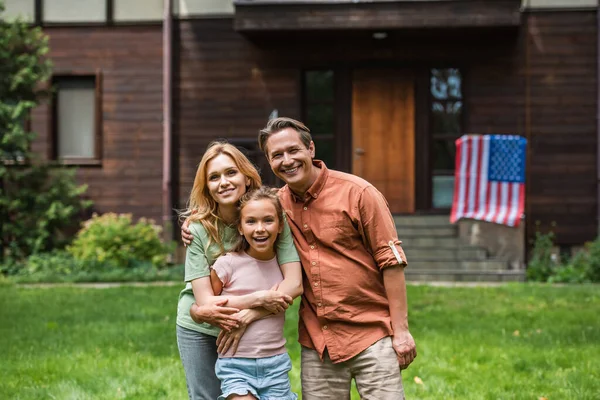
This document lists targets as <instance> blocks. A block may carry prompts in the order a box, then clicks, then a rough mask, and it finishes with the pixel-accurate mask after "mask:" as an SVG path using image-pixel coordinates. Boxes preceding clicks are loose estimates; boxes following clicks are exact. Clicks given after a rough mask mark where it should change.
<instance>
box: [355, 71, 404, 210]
mask: <svg viewBox="0 0 600 400" xmlns="http://www.w3.org/2000/svg"><path fill="white" fill-rule="evenodd" d="M352 80H353V83H352V147H353V152H354V154H353V160H352V172H353V173H354V174H355V175H358V176H360V177H362V178H364V179H366V180H367V181H369V182H370V183H372V184H373V185H374V186H375V187H376V188H377V189H379V191H381V193H383V195H384V196H385V198H386V199H387V201H388V203H389V205H390V210H391V211H392V213H413V212H414V211H415V142H414V141H415V101H414V78H413V75H412V74H411V73H410V72H407V71H402V70H397V69H360V70H355V71H354V73H353V79H352Z"/></svg>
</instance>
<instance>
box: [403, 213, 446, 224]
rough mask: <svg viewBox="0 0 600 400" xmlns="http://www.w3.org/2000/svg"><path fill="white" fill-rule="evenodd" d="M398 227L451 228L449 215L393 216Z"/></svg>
mask: <svg viewBox="0 0 600 400" xmlns="http://www.w3.org/2000/svg"><path fill="white" fill-rule="evenodd" d="M394 221H395V222H396V225H398V226H453V225H452V224H450V216H449V215H394Z"/></svg>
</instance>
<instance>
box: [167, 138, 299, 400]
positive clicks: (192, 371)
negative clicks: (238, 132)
mask: <svg viewBox="0 0 600 400" xmlns="http://www.w3.org/2000/svg"><path fill="white" fill-rule="evenodd" d="M260 186H261V179H260V176H259V174H258V171H256V168H255V167H254V166H253V165H252V163H250V161H249V160H248V159H247V158H246V157H245V156H244V155H243V154H242V153H241V152H240V151H239V150H238V149H237V148H235V147H234V146H232V145H230V144H228V143H223V142H213V143H211V144H210V145H209V146H208V148H207V150H206V152H205V154H204V156H203V157H202V160H201V161H200V164H199V166H198V170H197V172H196V178H195V180H194V186H193V188H192V192H191V194H190V199H189V202H188V208H187V211H186V212H185V213H183V216H184V217H187V218H188V220H189V221H190V225H189V227H190V230H191V231H192V234H193V235H194V240H193V242H192V243H191V244H190V246H188V249H187V252H186V262H185V281H186V287H185V289H184V290H183V291H182V292H181V293H180V295H179V303H178V307H177V344H178V347H179V354H180V357H181V361H182V363H183V367H184V370H185V375H186V382H187V388H188V394H189V397H190V400H208V399H210V400H214V399H216V398H217V397H218V396H219V394H220V382H219V380H218V379H217V377H216V375H215V363H216V360H217V336H218V335H219V327H220V328H222V329H225V330H228V331H233V332H234V334H233V335H229V337H228V340H227V343H225V344H223V343H221V350H222V351H223V347H224V346H229V345H232V346H233V347H235V346H236V343H235V342H236V341H237V340H239V337H240V335H241V334H242V333H243V330H244V328H245V326H246V325H248V324H250V323H251V322H253V321H255V320H257V319H260V318H262V317H264V316H266V315H269V314H270V313H272V312H281V311H283V310H284V309H285V308H287V306H288V304H289V303H291V297H290V296H289V294H287V293H282V292H279V291H275V290H268V291H260V292H255V293H253V294H251V295H246V296H221V297H220V298H218V300H215V301H214V302H212V304H208V305H204V306H202V307H198V306H197V305H196V303H195V299H194V294H193V293H194V292H196V293H209V295H211V296H212V295H214V293H213V291H212V287H211V283H210V270H209V267H210V266H211V265H212V264H213V263H214V262H215V259H216V257H217V256H218V255H219V254H220V253H223V252H224V251H227V250H230V249H231V247H232V246H233V244H234V243H235V242H236V239H237V235H238V232H237V230H236V227H235V222H236V220H237V216H238V215H237V213H238V211H237V206H238V202H239V199H240V197H241V196H242V195H243V194H244V193H246V191H248V190H249V189H257V188H259V187H260ZM277 260H278V262H279V265H281V266H282V267H283V266H286V268H285V270H288V271H294V276H296V277H298V278H296V280H297V286H298V287H302V286H301V285H302V281H301V266H300V261H299V260H300V259H299V257H298V254H297V252H296V249H295V247H294V244H293V240H292V235H291V232H290V229H289V226H287V223H286V225H285V226H284V230H283V232H282V234H281V238H280V240H279V242H278V245H277ZM286 264H293V265H286ZM283 269H284V268H282V270H283ZM240 310H241V311H240ZM236 333H237V335H236Z"/></svg>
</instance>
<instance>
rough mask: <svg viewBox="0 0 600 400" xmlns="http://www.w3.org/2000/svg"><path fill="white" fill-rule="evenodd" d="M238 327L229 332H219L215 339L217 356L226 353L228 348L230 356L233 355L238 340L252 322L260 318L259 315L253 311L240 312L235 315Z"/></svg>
mask: <svg viewBox="0 0 600 400" xmlns="http://www.w3.org/2000/svg"><path fill="white" fill-rule="evenodd" d="M236 317H237V320H238V322H239V326H238V327H237V328H236V329H232V330H231V331H229V332H225V331H221V333H219V337H218V338H217V351H218V352H219V354H224V353H226V352H227V351H228V350H229V349H230V348H231V351H232V355H235V352H236V351H237V348H238V345H239V344H240V339H241V338H242V336H243V335H244V332H246V328H247V327H248V325H250V324H251V323H252V322H254V321H256V320H257V319H258V318H260V313H259V312H257V311H256V310H254V309H248V310H242V311H240V312H239V313H237V314H236Z"/></svg>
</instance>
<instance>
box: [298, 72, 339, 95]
mask: <svg viewBox="0 0 600 400" xmlns="http://www.w3.org/2000/svg"><path fill="white" fill-rule="evenodd" d="M305 85H306V86H305V88H304V90H305V94H306V99H307V100H308V101H309V102H311V101H333V71H307V72H306V75H305Z"/></svg>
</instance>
